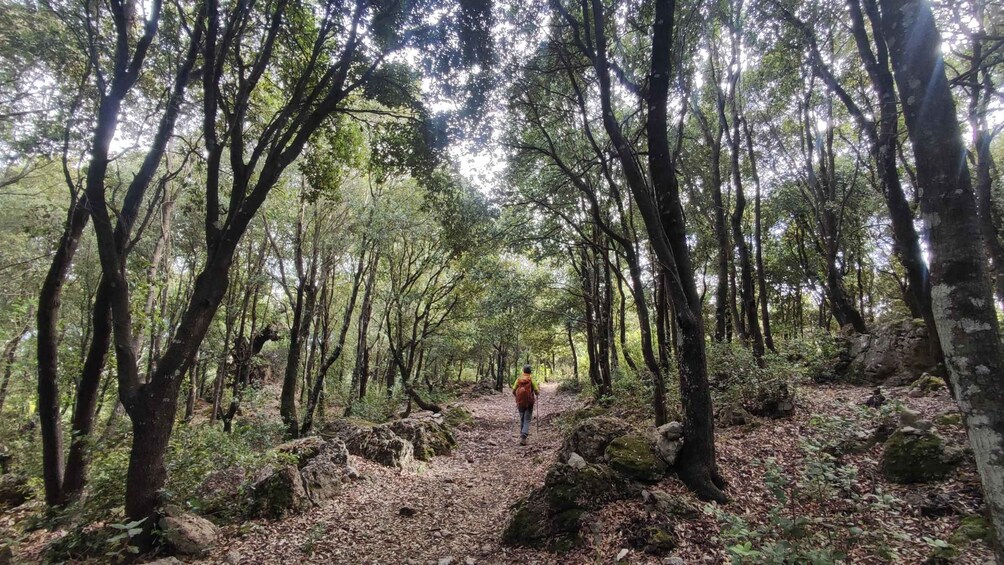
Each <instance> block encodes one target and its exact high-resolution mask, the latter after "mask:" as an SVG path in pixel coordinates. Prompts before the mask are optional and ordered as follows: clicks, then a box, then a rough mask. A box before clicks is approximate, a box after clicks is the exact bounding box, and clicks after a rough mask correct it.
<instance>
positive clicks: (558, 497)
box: [502, 462, 637, 552]
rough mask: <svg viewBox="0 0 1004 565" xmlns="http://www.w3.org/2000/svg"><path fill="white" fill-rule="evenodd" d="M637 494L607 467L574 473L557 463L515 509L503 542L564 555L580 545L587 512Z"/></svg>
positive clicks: (599, 466)
mask: <svg viewBox="0 0 1004 565" xmlns="http://www.w3.org/2000/svg"><path fill="white" fill-rule="evenodd" d="M633 492H637V491H636V487H634V486H633V485H632V484H631V483H630V482H628V481H627V480H625V479H624V478H623V477H621V476H620V475H618V474H617V473H614V472H613V471H612V470H611V469H610V468H609V467H606V466H605V465H595V464H587V465H586V466H585V467H583V468H582V469H575V468H573V467H571V466H569V465H566V464H564V463H560V462H559V463H555V464H554V465H553V466H552V467H551V469H550V470H549V471H548V473H547V477H546V478H545V479H544V485H543V486H542V487H540V488H537V489H534V491H533V492H531V493H530V494H529V495H528V496H526V497H524V498H523V499H521V500H520V501H519V502H517V503H516V504H515V506H514V507H513V509H514V512H513V515H512V517H511V518H510V520H509V522H508V523H507V524H506V528H505V531H504V532H503V533H502V541H503V543H505V544H507V545H513V546H526V547H538V548H545V549H548V550H550V551H556V552H565V551H568V550H569V549H571V548H573V547H575V546H577V545H578V544H579V543H580V542H581V536H580V530H581V529H582V527H583V523H584V518H585V517H586V516H587V514H586V513H587V512H588V511H590V510H595V509H598V508H600V507H602V506H603V505H604V504H607V503H609V502H612V501H614V500H620V499H624V498H627V497H629V496H631V494H632V493H633Z"/></svg>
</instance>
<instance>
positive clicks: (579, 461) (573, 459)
mask: <svg viewBox="0 0 1004 565" xmlns="http://www.w3.org/2000/svg"><path fill="white" fill-rule="evenodd" d="M566 463H568V466H569V467H571V468H573V469H582V468H584V467H585V466H586V460H585V459H583V458H582V456H581V455H579V454H578V453H572V454H571V455H569V456H568V461H566Z"/></svg>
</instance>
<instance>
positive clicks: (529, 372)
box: [523, 365, 533, 375]
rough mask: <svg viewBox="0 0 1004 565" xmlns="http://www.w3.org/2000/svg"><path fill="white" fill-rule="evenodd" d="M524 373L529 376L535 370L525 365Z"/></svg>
mask: <svg viewBox="0 0 1004 565" xmlns="http://www.w3.org/2000/svg"><path fill="white" fill-rule="evenodd" d="M523 373H525V374H527V375H529V374H531V373H533V368H532V367H530V366H529V365H523Z"/></svg>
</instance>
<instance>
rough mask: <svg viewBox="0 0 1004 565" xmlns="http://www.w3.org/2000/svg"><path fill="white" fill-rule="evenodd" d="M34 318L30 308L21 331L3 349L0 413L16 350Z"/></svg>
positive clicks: (32, 310)
mask: <svg viewBox="0 0 1004 565" xmlns="http://www.w3.org/2000/svg"><path fill="white" fill-rule="evenodd" d="M34 318H35V308H34V307H31V308H30V309H29V311H28V319H27V321H25V323H24V325H23V326H22V327H21V330H20V331H18V333H17V334H15V335H14V337H12V338H10V340H8V341H7V344H6V345H4V348H3V362H4V369H3V382H2V383H0V412H3V405H4V401H5V400H6V399H7V387H8V385H9V384H10V376H11V373H12V372H13V371H14V361H15V360H16V359H17V348H18V346H20V345H21V340H22V339H24V336H25V335H26V334H27V333H28V331H29V330H31V321H32V320H33V319H34Z"/></svg>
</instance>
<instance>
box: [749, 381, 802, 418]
mask: <svg viewBox="0 0 1004 565" xmlns="http://www.w3.org/2000/svg"><path fill="white" fill-rule="evenodd" d="M745 407H746V409H747V410H749V412H750V413H751V414H753V415H754V416H763V417H765V418H775V419H776V418H787V417H789V416H791V415H792V414H793V413H794V412H795V391H794V387H793V386H791V385H789V384H788V383H787V382H783V381H780V382H774V383H768V384H766V385H764V386H762V387H760V389H759V391H758V392H757V394H756V395H755V396H754V397H753V398H752V399H751V400H749V401H748V402H747V403H746V406H745Z"/></svg>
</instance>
